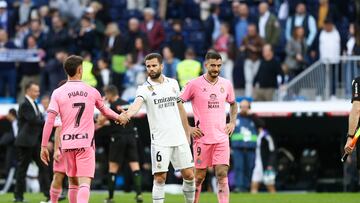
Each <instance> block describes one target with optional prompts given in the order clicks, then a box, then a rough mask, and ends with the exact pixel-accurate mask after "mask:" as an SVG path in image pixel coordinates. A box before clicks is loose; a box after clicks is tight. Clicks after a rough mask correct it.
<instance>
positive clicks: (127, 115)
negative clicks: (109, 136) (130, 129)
mask: <svg viewBox="0 0 360 203" xmlns="http://www.w3.org/2000/svg"><path fill="white" fill-rule="evenodd" d="M143 103H144V99H143V98H141V97H137V98H136V99H135V101H134V102H133V103H132V104H131V105H130V106H129V108H128V110H127V111H125V112H123V113H121V114H120V117H119V123H120V124H121V125H125V124H126V123H128V122H129V121H130V119H131V117H133V116H134V115H136V114H137V112H139V110H140V108H141V106H142V105H143Z"/></svg>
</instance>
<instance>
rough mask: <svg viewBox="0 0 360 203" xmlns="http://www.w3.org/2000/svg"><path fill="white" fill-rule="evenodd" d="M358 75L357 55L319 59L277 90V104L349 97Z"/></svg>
mask: <svg viewBox="0 0 360 203" xmlns="http://www.w3.org/2000/svg"><path fill="white" fill-rule="evenodd" d="M359 74H360V56H340V57H338V58H332V59H329V60H318V61H317V62H315V63H314V64H312V65H311V66H309V67H308V68H306V69H305V70H304V71H303V72H301V73H300V74H299V75H298V76H296V77H295V78H293V79H292V80H291V81H290V82H289V83H288V84H287V85H285V86H284V87H283V88H280V89H279V91H278V95H277V96H278V100H279V101H294V100H304V101H327V100H331V99H340V100H341V99H349V98H351V82H352V80H353V79H354V78H355V77H357V76H359Z"/></svg>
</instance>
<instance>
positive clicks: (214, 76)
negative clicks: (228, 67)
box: [209, 71, 220, 78]
mask: <svg viewBox="0 0 360 203" xmlns="http://www.w3.org/2000/svg"><path fill="white" fill-rule="evenodd" d="M219 74H220V72H218V71H210V72H209V75H210V77H212V78H217V77H218V76H219Z"/></svg>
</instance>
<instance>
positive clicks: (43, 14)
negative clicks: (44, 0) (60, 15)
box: [25, 5, 51, 33]
mask: <svg viewBox="0 0 360 203" xmlns="http://www.w3.org/2000/svg"><path fill="white" fill-rule="evenodd" d="M37 19H39V20H40V22H41V25H43V28H44V32H45V33H49V32H50V27H51V16H50V10H49V7H48V6H47V5H43V6H41V7H40V8H39V10H38V17H37ZM25 23H26V22H25Z"/></svg>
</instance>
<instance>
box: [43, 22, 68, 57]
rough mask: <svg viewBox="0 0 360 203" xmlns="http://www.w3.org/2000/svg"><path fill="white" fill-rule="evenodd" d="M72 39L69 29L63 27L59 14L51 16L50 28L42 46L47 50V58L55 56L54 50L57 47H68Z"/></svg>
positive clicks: (57, 48)
mask: <svg viewBox="0 0 360 203" xmlns="http://www.w3.org/2000/svg"><path fill="white" fill-rule="evenodd" d="M71 45H72V39H71V37H70V34H69V30H68V29H67V28H66V27H65V22H64V20H63V19H62V18H61V17H60V16H53V17H52V18H51V29H50V31H49V33H48V34H47V37H46V41H45V44H44V48H45V49H46V51H47V58H48V59H50V58H52V57H54V56H55V51H56V50H59V49H70V46H71Z"/></svg>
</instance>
